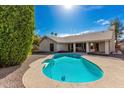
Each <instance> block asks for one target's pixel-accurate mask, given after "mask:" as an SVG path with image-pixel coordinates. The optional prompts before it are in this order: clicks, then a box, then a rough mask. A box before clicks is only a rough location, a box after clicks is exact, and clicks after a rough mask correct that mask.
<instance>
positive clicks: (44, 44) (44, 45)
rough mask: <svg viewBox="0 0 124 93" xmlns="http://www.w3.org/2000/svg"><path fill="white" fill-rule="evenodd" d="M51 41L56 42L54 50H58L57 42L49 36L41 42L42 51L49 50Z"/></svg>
mask: <svg viewBox="0 0 124 93" xmlns="http://www.w3.org/2000/svg"><path fill="white" fill-rule="evenodd" d="M50 43H53V44H54V51H57V46H56V44H57V43H56V42H55V41H53V40H51V39H49V38H44V39H43V41H42V42H41V43H40V51H45V52H49V51H50Z"/></svg>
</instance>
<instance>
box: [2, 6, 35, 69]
mask: <svg viewBox="0 0 124 93" xmlns="http://www.w3.org/2000/svg"><path fill="white" fill-rule="evenodd" d="M33 31H34V6H0V67H5V66H12V65H17V64H20V63H22V62H23V61H24V60H25V59H26V58H27V56H28V54H29V52H30V50H31V47H32V42H33V35H34V32H33Z"/></svg>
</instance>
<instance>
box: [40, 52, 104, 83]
mask: <svg viewBox="0 0 124 93" xmlns="http://www.w3.org/2000/svg"><path fill="white" fill-rule="evenodd" d="M44 64H45V66H44V67H43V69H42V71H43V73H44V74H45V75H46V76H47V77H49V78H51V79H53V80H57V81H61V82H73V83H81V82H92V81H96V80H98V79H100V78H101V77H102V76H103V74H104V73H103V71H102V70H101V69H100V68H99V67H98V66H97V65H96V64H94V63H92V62H90V61H88V60H87V59H85V58H83V57H81V55H79V54H72V53H71V54H55V55H54V57H53V58H52V59H47V60H45V61H44Z"/></svg>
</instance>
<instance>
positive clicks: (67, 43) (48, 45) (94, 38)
mask: <svg viewBox="0 0 124 93" xmlns="http://www.w3.org/2000/svg"><path fill="white" fill-rule="evenodd" d="M114 30H115V28H114V26H111V27H110V29H108V30H107V31H99V32H92V33H86V34H82V35H73V36H66V37H53V36H44V37H43V38H42V40H41V42H40V51H44V52H50V51H53V52H58V51H69V52H86V53H88V52H93V53H103V54H110V53H113V52H115V33H114V32H115V31H114Z"/></svg>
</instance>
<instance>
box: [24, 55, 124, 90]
mask: <svg viewBox="0 0 124 93" xmlns="http://www.w3.org/2000/svg"><path fill="white" fill-rule="evenodd" d="M51 57H52V55H49V56H47V57H45V58H40V59H38V60H36V61H34V62H33V63H31V64H30V68H29V69H28V70H27V71H26V73H25V74H24V76H23V78H22V81H23V84H24V86H25V87H29V88H31V87H32V88H33V87H37V88H60V87H63V88H67V87H70V88H84V87H85V88H122V87H124V79H123V77H124V73H123V72H124V67H123V66H124V60H123V59H120V58H115V57H107V56H97V55H94V56H93V55H84V56H83V57H85V58H86V59H88V60H91V61H92V62H94V63H95V64H97V65H98V66H100V68H101V69H102V70H103V71H104V73H105V75H104V77H103V78H102V79H101V80H98V81H95V82H91V83H77V84H76V83H62V82H58V81H54V80H51V79H49V78H47V77H46V76H45V75H44V74H43V73H42V71H41V69H42V67H43V64H42V65H41V62H43V61H44V60H45V59H48V58H51Z"/></svg>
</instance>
